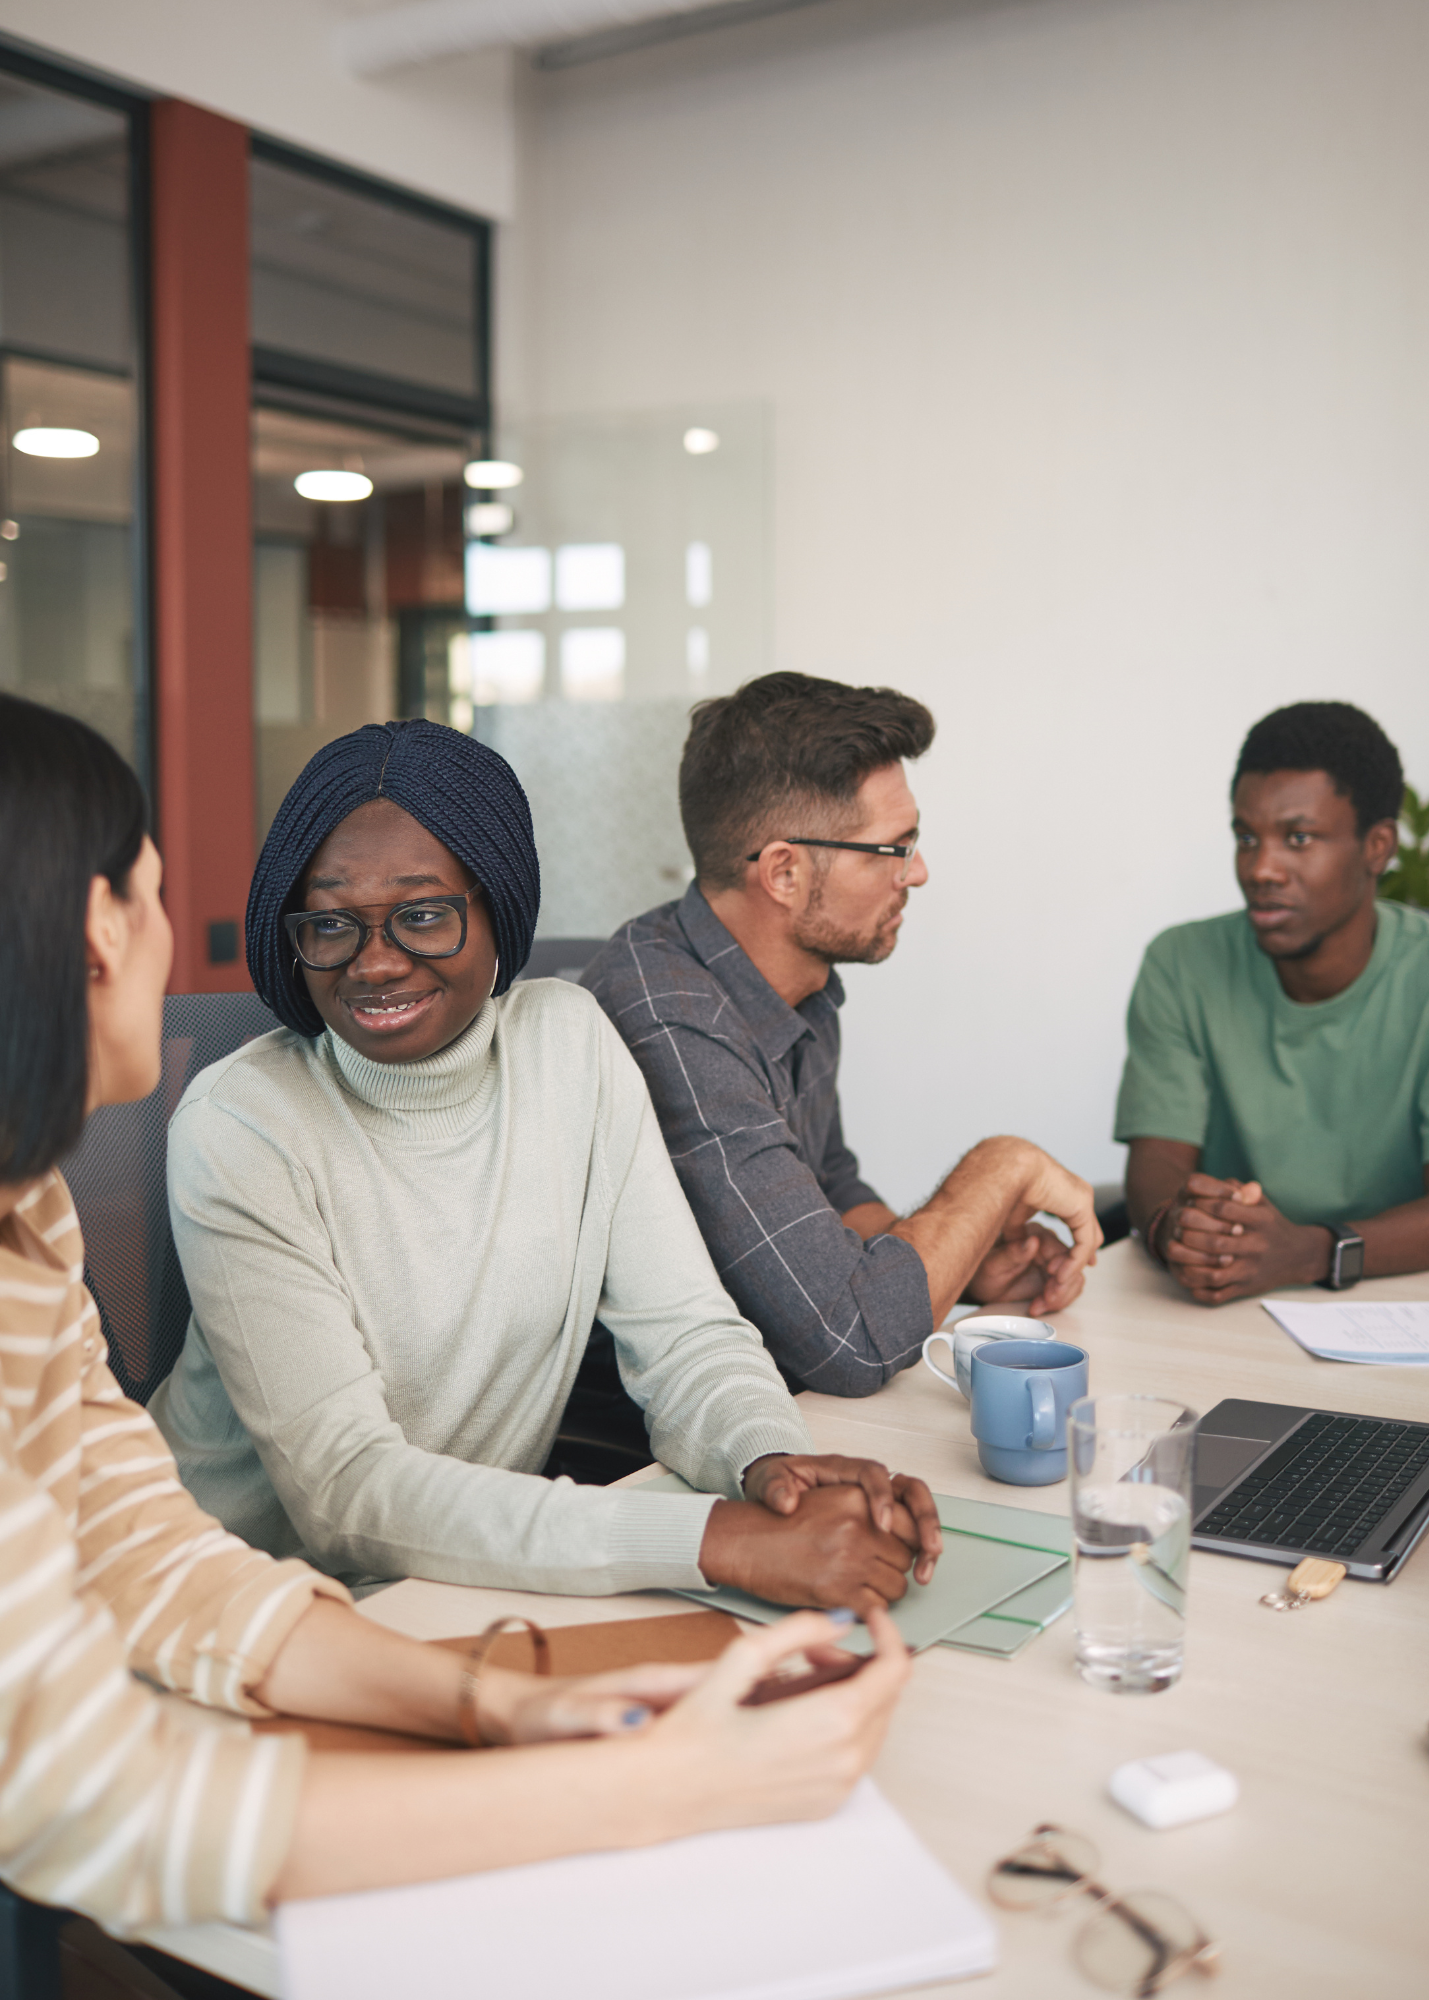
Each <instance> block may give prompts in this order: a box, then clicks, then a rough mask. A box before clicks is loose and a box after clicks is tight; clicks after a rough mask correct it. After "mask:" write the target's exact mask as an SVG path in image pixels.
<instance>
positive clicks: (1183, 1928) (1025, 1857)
mask: <svg viewBox="0 0 1429 2000" xmlns="http://www.w3.org/2000/svg"><path fill="white" fill-rule="evenodd" d="M1099 1866H1100V1858H1099V1856H1098V1854H1097V1851H1096V1849H1095V1847H1093V1845H1092V1843H1091V1842H1090V1841H1089V1840H1087V1839H1085V1838H1084V1837H1083V1836H1082V1835H1081V1834H1079V1833H1069V1832H1068V1831H1067V1829H1066V1828H1065V1827H1061V1826H1039V1827H1035V1828H1034V1829H1033V1831H1032V1833H1031V1835H1030V1836H1029V1838H1028V1839H1026V1840H1024V1841H1023V1842H1022V1844H1021V1846H1020V1847H1015V1848H1013V1850H1012V1852H1011V1853H1010V1854H1005V1855H1004V1856H1003V1857H1002V1859H1001V1860H1000V1861H997V1862H994V1863H993V1866H992V1869H991V1871H990V1872H989V1874H988V1881H987V1886H988V1894H989V1895H990V1896H991V1897H992V1900H993V1902H994V1903H996V1904H997V1905H998V1907H999V1908H1000V1909H1004V1910H1042V1911H1048V1912H1050V1911H1052V1910H1054V1909H1056V1908H1058V1907H1059V1906H1060V1905H1061V1904H1063V1903H1066V1902H1070V1900H1071V1899H1072V1897H1073V1896H1090V1897H1092V1899H1093V1900H1094V1901H1095V1902H1096V1903H1097V1905H1098V1908H1097V1909H1096V1910H1095V1911H1094V1912H1093V1913H1092V1915H1091V1916H1089V1917H1088V1919H1087V1921H1086V1923H1084V1924H1083V1925H1082V1928H1081V1929H1080V1930H1079V1931H1078V1933H1077V1935H1076V1937H1075V1939H1074V1940H1073V1944H1072V1955H1073V1957H1074V1958H1075V1959H1076V1962H1077V1965H1078V1966H1079V1968H1080V1969H1081V1971H1082V1972H1084V1973H1085V1974H1086V1976H1087V1978H1088V1979H1090V1980H1091V1981H1092V1982H1093V1983H1094V1984H1095V1985H1097V1986H1100V1987H1101V1988H1102V1989H1103V1990H1104V1991H1105V1992H1108V1993H1132V1994H1135V1995H1137V1997H1138V2000H1150V1996H1151V1995H1152V1994H1156V1993H1160V1992H1162V1991H1164V1989H1165V1988H1166V1987H1167V1986H1169V1985H1170V1984H1171V1982H1172V1980H1173V1979H1179V1978H1180V1977H1181V1974H1182V1973H1183V1972H1199V1973H1202V1974H1204V1975H1206V1976H1211V1975H1214V1974H1215V1973H1218V1972H1219V1971H1220V1954H1219V1950H1218V1947H1217V1946H1216V1945H1215V1944H1213V1943H1212V1942H1211V1940H1210V1938H1208V1937H1207V1936H1206V1934H1205V1932H1204V1931H1203V1930H1202V1929H1201V1926H1200V1925H1199V1924H1198V1923H1197V1922H1196V1919H1195V1918H1194V1917H1193V1916H1192V1915H1191V1913H1190V1911H1189V1910H1187V1909H1186V1908H1185V1907H1184V1905H1182V1904H1181V1903H1178V1902H1177V1901H1176V1899H1175V1897H1174V1896H1166V1895H1163V1894H1162V1893H1161V1891H1160V1890H1158V1889H1132V1890H1129V1891H1128V1892H1127V1893H1126V1894H1125V1895H1117V1894H1116V1893H1115V1892H1114V1891H1113V1890H1111V1889H1108V1888H1106V1887H1104V1885H1103V1884H1102V1883H1100V1882H1098V1881H1097V1880H1096V1870H1097V1868H1098V1867H1099Z"/></svg>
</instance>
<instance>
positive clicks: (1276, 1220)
mask: <svg viewBox="0 0 1429 2000" xmlns="http://www.w3.org/2000/svg"><path fill="white" fill-rule="evenodd" d="M1156 1239H1157V1240H1156V1244H1155V1246H1154V1247H1155V1248H1157V1249H1159V1251H1160V1252H1161V1255H1162V1256H1163V1257H1164V1258H1165V1260H1166V1263H1167V1266H1168V1268H1169V1269H1170V1271H1171V1273H1172V1275H1173V1276H1174V1277H1175V1278H1176V1280H1177V1282H1178V1283H1179V1284H1180V1285H1181V1286H1182V1287H1183V1288H1184V1289H1185V1291H1186V1292H1187V1293H1188V1294H1189V1295H1190V1297H1191V1298H1193V1299H1194V1300H1195V1301H1196V1303H1197V1304H1198V1305H1204V1306H1221V1305H1225V1304H1227V1303H1228V1302H1229V1301H1230V1300H1231V1299H1244V1298H1250V1297H1253V1296H1254V1295H1255V1294H1256V1293H1259V1292H1268V1291H1273V1290H1274V1289H1275V1287H1276V1286H1277V1285H1313V1284H1315V1283H1316V1282H1317V1281H1318V1280H1319V1279H1321V1278H1323V1277H1324V1275H1325V1273H1326V1271H1327V1270H1328V1268H1329V1258H1330V1241H1329V1232H1328V1231H1327V1230H1325V1229H1322V1228H1319V1227H1317V1226H1316V1225H1315V1224H1313V1223H1307V1224H1301V1223H1296V1222H1291V1221H1290V1219H1289V1217H1288V1216H1285V1215H1282V1214H1281V1212H1280V1210H1279V1209H1278V1208H1277V1207H1276V1206H1275V1204H1274V1202H1272V1201H1269V1200H1267V1198H1266V1195H1265V1191H1264V1189H1263V1188H1262V1187H1261V1186H1260V1183H1259V1182H1258V1181H1237V1180H1217V1179H1216V1178H1215V1177H1214V1176H1213V1175H1211V1174H1192V1175H1191V1176H1190V1178H1189V1179H1188V1180H1187V1181H1186V1182H1185V1184H1184V1185H1183V1186H1182V1187H1181V1188H1180V1189H1179V1190H1178V1191H1177V1194H1176V1199H1175V1201H1174V1202H1173V1203H1172V1205H1171V1207H1170V1209H1169V1210H1168V1211H1167V1213H1166V1215H1165V1217H1164V1219H1163V1220H1162V1223H1161V1226H1160V1228H1159V1229H1158V1230H1157V1232H1156Z"/></svg>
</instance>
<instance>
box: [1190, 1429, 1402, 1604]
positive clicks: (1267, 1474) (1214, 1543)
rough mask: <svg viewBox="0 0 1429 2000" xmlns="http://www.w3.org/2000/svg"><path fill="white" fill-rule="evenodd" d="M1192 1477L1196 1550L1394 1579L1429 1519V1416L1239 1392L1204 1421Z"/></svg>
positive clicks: (1382, 1580)
mask: <svg viewBox="0 0 1429 2000" xmlns="http://www.w3.org/2000/svg"><path fill="white" fill-rule="evenodd" d="M1195 1481H1196V1483H1195V1497H1194V1500H1193V1502H1192V1509H1191V1524H1192V1525H1191V1540H1192V1543H1193V1545H1194V1546H1195V1547H1196V1548H1198V1549H1219V1550H1220V1552H1221V1553H1222V1554H1223V1555H1231V1556H1253V1557H1254V1558H1255V1559H1256V1560H1257V1561H1259V1562H1277V1563H1297V1562H1299V1561H1300V1559H1301V1557H1302V1556H1323V1557H1325V1558H1326V1559H1327V1560H1329V1561H1330V1562H1342V1563H1343V1564H1344V1565H1345V1568H1346V1570H1347V1571H1348V1572H1349V1574H1350V1575H1351V1576H1357V1577H1363V1578H1365V1579H1366V1580H1367V1581H1370V1582H1374V1583H1388V1582H1389V1580H1390V1578H1391V1577H1393V1576H1394V1575H1395V1574H1396V1572H1397V1571H1398V1569H1399V1567H1400V1565H1401V1563H1403V1561H1404V1559H1405V1557H1406V1556H1407V1555H1408V1554H1409V1551H1410V1550H1411V1549H1412V1548H1413V1547H1414V1544H1415V1543H1416V1542H1417V1541H1418V1540H1419V1537H1420V1536H1421V1535H1422V1534H1423V1533H1424V1530H1425V1529H1426V1527H1429V1424H1416V1423H1409V1422H1407V1421H1400V1420H1398V1419H1395V1418H1389V1417H1355V1416H1350V1415H1348V1414H1347V1413H1346V1412H1344V1411H1340V1410H1303V1409H1297V1408H1294V1407H1292V1406H1291V1405H1290V1404H1287V1403H1245V1402H1240V1401H1238V1400H1235V1399H1232V1400H1230V1401H1227V1402H1224V1403H1217V1404H1216V1407H1215V1408H1214V1409H1213V1410H1212V1411H1210V1412H1209V1414H1208V1415H1206V1416H1204V1417H1203V1418H1202V1419H1201V1428H1200V1431H1199V1433H1198V1434H1197V1441H1196V1474H1195Z"/></svg>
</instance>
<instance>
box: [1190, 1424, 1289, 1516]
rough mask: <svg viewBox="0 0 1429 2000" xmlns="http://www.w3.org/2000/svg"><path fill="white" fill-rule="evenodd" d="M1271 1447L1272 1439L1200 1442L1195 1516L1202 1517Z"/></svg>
mask: <svg viewBox="0 0 1429 2000" xmlns="http://www.w3.org/2000/svg"><path fill="white" fill-rule="evenodd" d="M1269 1445H1270V1439H1269V1438H1238V1437H1208V1436H1207V1435H1206V1433H1205V1432H1204V1431H1202V1432H1201V1434H1200V1436H1199V1437H1198V1438H1197V1439H1196V1498H1195V1503H1194V1506H1193V1509H1192V1512H1193V1515H1199V1514H1201V1513H1202V1512H1203V1511H1204V1509H1205V1508H1207V1507H1209V1506H1210V1504H1211V1502H1212V1501H1213V1500H1215V1499H1217V1498H1218V1497H1219V1496H1220V1495H1221V1494H1222V1493H1223V1492H1224V1491H1225V1489H1226V1488H1227V1487H1228V1486H1229V1485H1230V1484H1231V1483H1232V1481H1233V1480H1236V1479H1239V1478H1240V1476H1241V1474H1242V1473H1243V1472H1244V1471H1245V1470H1246V1469H1247V1468H1248V1467H1249V1466H1252V1465H1254V1464H1255V1461H1256V1460H1257V1459H1258V1458H1259V1457H1260V1456H1261V1455H1262V1453H1264V1452H1265V1451H1266V1450H1267V1449H1268V1447H1269Z"/></svg>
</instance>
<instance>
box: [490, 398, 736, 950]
mask: <svg viewBox="0 0 1429 2000" xmlns="http://www.w3.org/2000/svg"><path fill="white" fill-rule="evenodd" d="M768 431H769V425H768V417H767V412H766V410H765V407H764V406H763V405H762V404H756V403H746V404H734V405H729V404H727V405H721V406H717V407H710V406H704V407H702V408H700V409H685V410H661V411H638V412H629V413H625V414H623V415H608V416H601V417H567V418H557V419H547V420H543V421H541V422H540V423H524V424H512V425H510V426H509V427H508V428H507V429H505V430H504V431H503V432H502V433H501V435H500V437H499V439H498V440H497V443H496V447H495V448H496V449H497V450H498V452H499V455H500V456H501V457H502V458H504V459H510V460H512V461H514V462H515V463H516V464H517V465H519V466H520V467H521V469H522V472H523V474H524V477H523V480H522V483H521V485H520V486H519V487H516V488H513V489H512V490H511V492H510V493H509V495H505V496H503V501H504V502H505V503H507V504H509V505H510V508H511V518H510V522H509V525H507V524H503V523H501V522H494V523H493V524H492V525H493V530H496V529H500V530H501V532H490V533H489V534H488V535H487V536H486V537H484V538H483V539H480V540H476V541H473V542H469V544H468V554H467V565H468V568H467V575H468V584H469V592H468V607H469V609H470V610H471V612H472V613H473V615H474V616H480V617H481V621H482V624H483V626H484V627H485V626H489V627H490V628H491V629H490V631H489V632H487V631H485V630H483V631H481V632H478V633H476V634H474V635H473V638H472V649H471V652H470V654H469V655H459V654H458V653H457V652H455V651H454V652H453V655H452V658H453V661H454V662H455V663H456V664H455V672H456V674H457V676H458V678H460V679H462V680H463V681H464V683H465V685H463V686H461V687H458V686H457V685H456V683H455V681H454V682H453V685H452V707H451V717H452V720H453V721H454V722H462V723H464V722H465V718H466V714H467V713H468V712H470V714H471V717H472V721H471V727H472V728H473V729H474V730H475V731H476V733H477V734H478V735H479V736H480V737H481V738H482V740H483V741H486V742H490V743H492V744H493V745H494V746H495V747H496V748H497V749H499V750H500V751H501V752H502V754H503V755H504V756H506V757H507V758H509V759H510V761H511V763H512V764H513V765H514V766H515V769H516V771H517V773H518V775H519V776H520V778H521V780H522V782H523V784H524V785H525V786H526V789H527V792H528V793H529V795H530V798H531V807H532V812H533V814H534V817H535V822H536V837H537V842H538V845H539V847H540V853H541V872H542V881H543V885H544V886H543V896H542V906H541V921H540V927H539V931H538V935H540V936H542V937H595V936H600V935H602V934H604V933H608V932H609V931H611V930H613V929H615V928H616V927H617V926H618V925H619V924H621V923H623V922H624V921H625V919H626V918H628V917H631V916H634V915H637V914H638V913H639V912H640V911H641V910H645V909H648V908H650V906H651V905H652V904H655V903H660V902H665V901H668V900H670V899H671V898H673V897H677V896H679V895H680V894H681V893H682V891H683V889H684V887H685V884H686V882H687V881H688V879H689V874H690V865H689V855H688V853H687V851H686V848H685V843H684V837H683V835H682V833H681V830H680V819H679V809H678V802H677V798H676V776H677V771H678V766H679V757H680V750H681V748H682V746H683V743H684V739H685V735H686V732H687V730H688V727H689V711H690V707H691V705H692V703H693V702H695V701H697V700H699V699H701V698H702V697H703V696H704V695H706V694H711V693H723V692H727V691H730V690H732V689H733V688H735V687H737V686H738V685H739V684H740V682H741V681H744V680H748V679H750V678H751V677H752V676H754V675H756V674H761V673H765V672H767V671H768V669H769V667H770V665H771V664H772V662H771V660H770V657H769V643H768V574H769V527H768V523H769V515H770V492H769V485H770V450H769V437H768ZM690 435H697V438H698V448H697V449H692V448H691V447H690V446H689V444H688V443H687V438H688V437H689V436H690ZM477 513H478V510H477V509H476V508H474V507H469V508H468V509H467V527H468V532H470V531H471V530H472V529H474V528H476V527H477V526H478V525H479V521H478V518H477ZM551 552H554V562H552V554H551ZM518 574H519V575H522V576H524V577H525V578H527V579H528V582H527V586H526V587H527V589H528V590H529V593H530V594H529V596H528V597H527V598H526V599H525V600H524V601H525V602H526V603H528V604H529V605H530V606H531V607H532V608H530V609H528V610H525V611H520V610H518V609H517V608H516V606H515V604H514V603H513V602H512V599H511V597H510V596H508V597H506V598H505V599H504V600H503V601H502V602H498V595H499V592H500V591H501V590H505V589H508V588H512V589H514V582H513V583H512V584H508V583H507V582H506V581H505V579H508V578H509V579H514V578H515V577H516V576H517V575H518ZM538 578H544V579H545V580H546V581H545V592H546V594H545V596H544V598H542V597H541V591H540V587H539V585H538V582H537V579H538ZM472 579H476V580H477V589H476V591H475V592H473V591H472V590H471V587H470V586H471V583H472ZM612 612H618V614H619V616H618V619H617V618H613V617H612V616H611V613H612ZM523 640H524V642H525V644H526V645H527V646H529V647H530V650H529V651H526V652H525V653H524V654H520V655H518V654H517V652H515V651H514V650H513V651H512V652H510V653H503V654H498V653H497V652H495V651H493V652H492V654H491V655H490V657H491V658H492V660H493V662H495V661H496V660H497V658H498V657H499V658H505V659H509V660H510V661H512V662H513V665H512V667H511V668H510V669H509V671H511V672H512V673H514V672H515V671H516V669H515V666H514V662H515V661H516V659H517V658H518V657H521V658H524V659H525V660H526V661H528V662H530V661H534V660H535V659H536V658H538V657H539V658H540V659H541V660H542V662H543V667H542V671H541V672H540V674H539V684H538V675H537V672H536V670H535V668H534V667H531V666H528V667H527V668H526V669H525V677H524V679H523V680H522V682H521V686H522V689H523V692H522V694H521V695H519V696H517V695H515V694H514V693H505V694H503V693H501V692H500V689H501V686H502V677H501V675H502V672H506V671H508V670H507V669H505V668H503V669H502V670H501V672H496V671H492V672H490V673H487V672H484V671H483V670H481V669H479V668H477V666H476V664H475V663H476V661H477V659H478V657H479V650H478V649H485V648H487V647H488V646H491V645H492V644H493V642H496V641H499V642H500V643H501V645H502V646H503V647H515V646H516V645H517V644H518V643H520V642H521V641H523ZM533 642H539V645H540V648H541V651H540V654H539V655H538V654H537V652H536V650H535V643H533ZM468 704H469V710H468V706H467V705H468Z"/></svg>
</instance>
